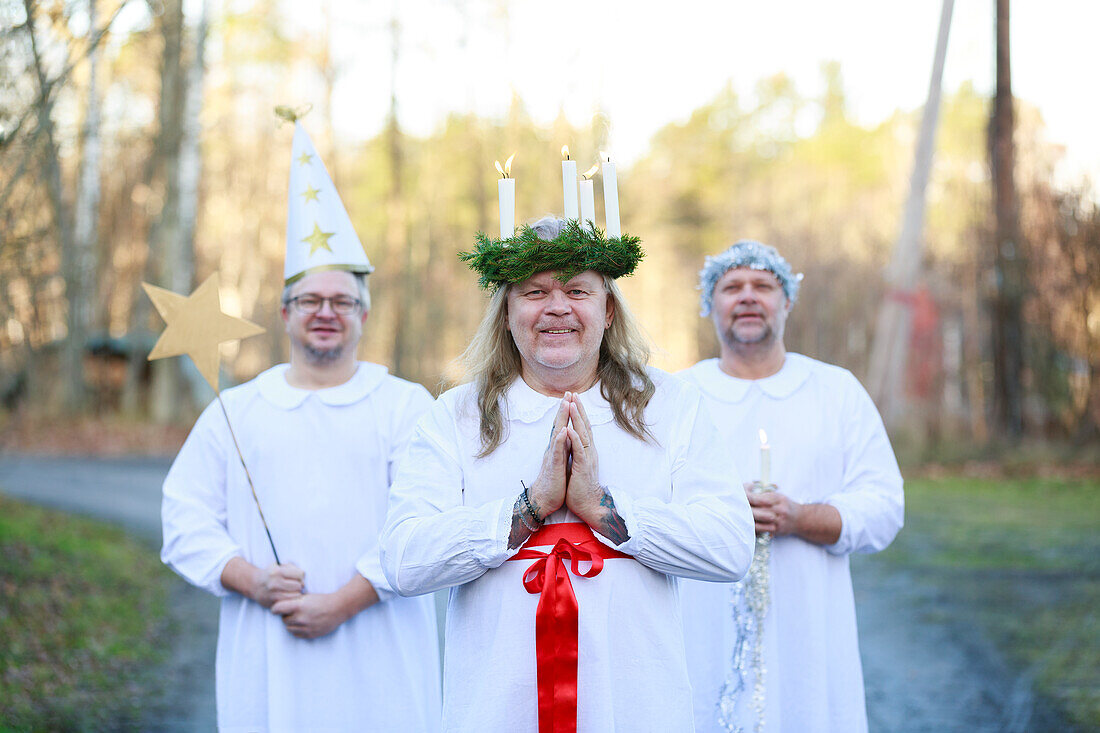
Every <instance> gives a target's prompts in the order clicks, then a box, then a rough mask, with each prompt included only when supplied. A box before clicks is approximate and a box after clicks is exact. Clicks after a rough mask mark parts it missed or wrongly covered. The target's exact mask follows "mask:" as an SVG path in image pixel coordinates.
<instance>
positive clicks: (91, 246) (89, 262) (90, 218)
mask: <svg viewBox="0 0 1100 733" xmlns="http://www.w3.org/2000/svg"><path fill="white" fill-rule="evenodd" d="M96 19H97V13H96V0H88V35H89V36H91V35H92V33H93V32H94V31H95V28H96ZM99 55H100V54H99V49H98V47H93V48H92V49H91V51H90V52H89V53H88V89H87V93H86V99H87V101H86V102H85V106H84V124H83V127H82V129H81V143H82V145H81V148H82V155H81V160H80V174H79V182H78V184H77V195H76V205H75V206H74V221H73V253H72V257H71V258H70V259H69V266H68V268H67V270H68V272H66V276H65V283H66V287H65V295H66V297H67V299H68V301H69V314H68V319H69V339H68V342H67V346H66V349H65V369H64V371H65V375H66V378H65V382H64V384H65V387H66V395H65V397H66V400H65V401H66V405H67V407H68V408H69V410H70V411H73V412H75V411H77V410H79V409H81V408H82V407H83V406H84V405H85V404H86V401H87V395H86V392H87V390H86V385H85V380H84V369H83V352H84V344H85V342H86V341H87V338H88V332H89V330H90V329H91V326H92V318H93V313H92V310H93V307H94V304H95V303H96V287H95V286H96V280H95V275H96V270H97V266H96V253H97V251H98V244H99V202H100V198H101V196H100V182H99V159H100V145H99V88H98V86H97V85H96V76H97V73H98V70H99Z"/></svg>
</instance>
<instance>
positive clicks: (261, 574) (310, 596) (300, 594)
mask: <svg viewBox="0 0 1100 733" xmlns="http://www.w3.org/2000/svg"><path fill="white" fill-rule="evenodd" d="M256 571H257V572H256V574H255V576H254V580H253V585H252V592H251V593H250V594H249V597H251V598H252V600H254V601H256V602H257V603H259V604H260V605H261V606H263V607H264V608H267V609H269V610H270V611H271V612H272V613H274V614H276V615H278V616H282V619H283V625H285V626H286V630H287V631H289V632H290V633H291V634H293V635H294V636H296V637H298V638H299V639H316V638H318V637H320V636H325V635H326V634H329V633H332V632H333V631H334V630H335V629H336V627H337V626H339V625H340V624H342V623H343V622H344V621H346V620H347V619H348V615H347V613H346V611H345V610H344V604H343V603H342V601H341V599H340V598H339V596H338V595H337V594H336V593H305V592H304V589H305V586H304V585H303V584H304V582H305V572H303V571H302V569H301V568H299V567H298V566H297V565H294V564H293V563H284V564H282V565H275V564H271V565H268V566H267V567H266V568H256Z"/></svg>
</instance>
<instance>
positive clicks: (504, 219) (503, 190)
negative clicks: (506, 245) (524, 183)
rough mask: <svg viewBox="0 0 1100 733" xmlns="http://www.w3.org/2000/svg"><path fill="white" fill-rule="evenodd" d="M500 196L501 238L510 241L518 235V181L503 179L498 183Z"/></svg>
mask: <svg viewBox="0 0 1100 733" xmlns="http://www.w3.org/2000/svg"><path fill="white" fill-rule="evenodd" d="M497 193H498V194H499V195H500V238H501V239H508V238H510V237H511V236H512V235H513V234H515V233H516V179H515V178H501V179H500V180H499V181H497Z"/></svg>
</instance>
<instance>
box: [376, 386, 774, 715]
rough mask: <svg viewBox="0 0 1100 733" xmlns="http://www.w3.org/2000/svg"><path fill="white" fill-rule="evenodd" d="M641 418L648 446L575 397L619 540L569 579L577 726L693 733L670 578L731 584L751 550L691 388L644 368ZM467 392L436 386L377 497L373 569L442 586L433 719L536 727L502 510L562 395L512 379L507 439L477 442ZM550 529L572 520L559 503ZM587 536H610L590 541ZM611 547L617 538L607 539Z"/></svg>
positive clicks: (527, 603) (525, 610)
mask: <svg viewBox="0 0 1100 733" xmlns="http://www.w3.org/2000/svg"><path fill="white" fill-rule="evenodd" d="M651 375H652V377H653V379H654V382H655V383H656V385H657V391H656V394H655V395H654V396H653V399H652V400H651V402H650V404H649V406H648V407H647V408H646V412H645V416H646V423H647V424H648V426H649V428H650V430H651V432H652V434H653V436H654V437H655V438H656V443H646V442H642V441H641V440H638V439H637V438H634V437H632V436H630V435H629V434H628V433H626V432H625V431H623V430H622V429H621V428H619V427H618V425H617V424H616V423H615V422H614V420H613V416H612V412H611V408H610V405H609V404H608V403H607V402H606V401H605V400H604V399H603V398H602V397H601V396H600V390H599V385H597V386H596V387H593V388H592V389H591V390H589V391H587V392H585V393H583V394H581V395H580V400H581V402H582V403H583V404H584V406H585V410H586V412H587V414H588V416H589V419H590V421H591V423H592V431H593V442H594V444H595V447H596V450H597V452H598V456H599V469H600V482H601V484H603V485H606V486H607V487H608V488H609V490H610V492H611V495H612V497H613V498H614V500H615V504H616V507H617V509H618V511H619V513H620V515H621V516H622V517H623V519H624V520H625V522H626V527H627V530H628V531H629V534H630V539H629V540H627V541H626V542H624V543H623V544H622V545H620V546H618V548H617V549H618V550H620V551H622V552H625V553H627V554H630V555H632V556H633V557H634V559H610V560H607V561H606V562H605V563H604V565H603V571H602V572H601V573H600V574H599V575H597V576H595V577H593V578H580V577H572V583H573V588H574V590H575V592H576V596H577V602H578V605H579V609H580V610H579V632H578V639H579V650H580V652H579V662H578V678H577V681H578V708H577V719H578V730H579V731H582V732H584V731H592V732H593V733H597V732H598V733H602V732H604V731H690V730H691V729H692V712H691V690H690V687H689V684H688V678H687V667H686V663H685V659H684V645H683V636H682V629H681V624H680V611H679V603H678V595H677V582H678V581H677V578H676V577H675V576H686V577H695V578H700V579H706V580H724V581H731V580H734V579H737V578H739V577H741V575H743V574H744V573H745V571H746V570H747V569H748V566H749V563H750V561H751V559H752V550H753V528H752V515H751V513H750V511H749V509H748V502H747V501H746V500H745V496H744V492H743V491H741V490H740V488H739V486H738V484H737V482H736V481H735V480H734V477H735V476H736V475H737V472H736V470H735V469H734V467H733V465H732V462H731V461H730V459H729V455H728V453H727V452H726V451H724V450H721V447H720V445H719V443H718V441H717V437H718V436H717V433H716V431H715V428H714V424H713V422H712V421H711V419H710V416H709V414H707V411H706V409H705V407H704V405H703V401H702V395H700V394H699V392H698V390H696V389H695V388H694V387H692V386H690V385H688V384H686V383H684V382H682V381H680V380H677V379H675V378H673V377H670V376H669V375H667V374H664V373H663V372H658V371H657V370H651ZM475 396H476V393H475V391H474V389H473V387H472V385H465V386H462V387H459V388H457V389H454V390H451V391H449V392H447V393H445V394H444V395H443V396H442V397H440V399H439V400H438V401H437V402H436V404H435V406H434V407H433V409H432V410H431V411H430V412H429V413H428V414H427V415H426V416H425V417H424V419H423V420H422V421H421V422H420V424H419V425H418V426H417V429H416V433H415V435H414V436H413V439H412V442H411V443H410V445H409V453H408V458H407V460H405V461H403V462H402V464H401V468H400V470H399V472H398V476H397V480H396V481H395V482H394V485H393V488H392V490H391V493H390V511H389V517H388V518H387V521H386V528H385V529H384V530H383V535H382V562H383V568H384V570H385V572H386V575H387V576H388V577H389V578H390V581H391V583H392V584H393V587H394V588H395V589H396V590H397V591H398V592H399V593H403V594H418V593H428V592H431V591H434V590H437V589H440V588H447V587H450V588H451V591H450V598H449V605H448V611H447V628H446V654H445V660H444V682H443V689H444V701H443V711H444V712H443V727H444V730H448V731H502V732H504V731H507V732H508V733H522V732H523V731H535V730H536V729H537V720H538V709H537V693H536V678H535V670H536V663H535V607H536V605H537V604H538V600H539V598H538V596H537V595H532V594H528V593H527V592H526V591H525V590H524V588H523V585H522V580H521V578H522V575H523V573H524V571H525V570H526V568H527V567H528V566H530V565H531V561H529V560H526V561H514V562H506V561H507V560H508V558H509V557H511V556H512V555H514V554H515V552H516V551H515V550H509V549H508V546H507V545H508V534H509V531H510V528H511V519H512V509H513V505H514V503H515V501H516V498H517V497H518V496H519V494H520V492H521V491H522V487H521V485H520V482H521V481H525V482H527V484H528V485H530V484H531V482H532V481H534V480H535V478H536V477H537V476H538V473H539V468H540V465H541V462H542V456H543V452H544V451H545V449H546V446H547V439H548V437H549V435H550V430H551V427H552V425H553V421H554V416H555V412H556V410H557V407H558V404H559V402H560V400H558V399H556V398H552V397H547V396H544V395H542V394H539V393H537V392H535V391H534V390H532V389H531V388H530V387H529V386H528V385H527V384H526V383H524V381H523V380H522V379H516V381H515V382H514V383H513V384H512V386H511V387H510V388H509V390H508V392H507V394H506V406H505V418H506V419H505V424H506V429H507V435H506V438H505V441H504V442H503V443H502V444H501V446H500V447H499V448H497V450H496V451H494V452H493V453H492V454H490V455H489V456H487V457H485V458H481V459H479V458H476V457H475V456H476V454H477V453H478V452H479V450H480V440H479V436H478V413H477V406H476V401H475V399H474V398H475ZM548 521H549V522H577V521H580V520H579V519H578V518H577V517H576V516H575V515H573V514H572V513H570V512H569V511H568V510H567V509H565V508H564V507H563V508H562V509H560V510H558V511H557V512H555V513H554V514H552V515H551V516H550V517H549V518H548ZM596 537H597V539H599V540H600V541H603V542H604V543H605V544H608V545H611V543H610V542H609V541H607V540H606V539H605V538H604V537H603V536H602V535H600V534H598V533H597V534H596ZM611 546H614V545H611Z"/></svg>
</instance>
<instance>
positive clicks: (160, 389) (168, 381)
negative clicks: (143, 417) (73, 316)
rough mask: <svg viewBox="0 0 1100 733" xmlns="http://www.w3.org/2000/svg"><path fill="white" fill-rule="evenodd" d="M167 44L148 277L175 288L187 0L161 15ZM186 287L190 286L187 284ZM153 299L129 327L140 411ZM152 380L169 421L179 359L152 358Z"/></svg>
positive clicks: (168, 5)
mask: <svg viewBox="0 0 1100 733" xmlns="http://www.w3.org/2000/svg"><path fill="white" fill-rule="evenodd" d="M160 23H161V35H162V36H163V39H164V48H163V51H162V54H161V77H160V79H161V85H160V106H159V109H158V128H159V129H158V132H157V138H156V142H155V144H154V149H153V155H152V157H151V159H150V164H149V169H148V171H147V177H148V181H149V183H150V187H151V188H152V190H154V191H159V192H161V201H162V205H161V210H160V212H159V215H158V217H157V219H156V221H155V222H154V223H153V225H152V226H151V227H150V231H149V253H148V256H147V258H146V262H145V279H146V280H147V281H149V282H151V283H154V284H156V285H160V286H162V287H168V289H170V290H171V289H174V290H177V292H178V291H179V290H180V289H179V288H173V287H172V286H171V284H170V283H169V282H168V278H169V277H170V276H171V274H172V269H173V266H174V262H175V259H176V258H175V257H174V256H173V255H172V253H170V252H169V251H168V250H169V249H170V247H171V246H172V243H173V242H175V241H178V233H177V232H176V230H177V229H178V228H179V213H180V212H179V203H180V201H179V163H180V142H181V139H182V136H183V124H182V123H183V97H184V82H185V79H184V76H183V59H182V55H183V2H182V0H165V3H164V13H163V14H162V15H161V17H160ZM183 289H184V290H186V287H185V288H183ZM149 314H150V308H149V302H148V299H147V298H145V297H143V296H141V297H138V299H137V301H136V302H135V305H134V309H133V321H132V322H131V329H130V332H131V334H133V336H134V349H133V351H132V353H131V355H130V365H129V370H128V375H127V380H126V381H127V391H126V393H125V394H124V396H123V407H124V409H126V410H127V411H128V412H135V411H136V408H137V407H138V403H139V395H140V391H139V390H140V383H141V376H142V374H143V373H144V371H145V361H146V358H147V356H148V353H147V352H146V351H145V346H146V345H147V342H148V341H149V340H150V336H151V334H150V332H149ZM152 366H153V370H152V371H153V386H152V390H151V395H150V409H149V412H150V414H151V415H152V417H153V418H154V419H155V420H158V421H162V422H164V421H167V420H169V419H171V417H172V414H173V412H174V407H175V404H174V403H175V400H176V398H177V395H178V394H179V360H178V359H161V360H159V361H156V362H154V363H153V365H152Z"/></svg>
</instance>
